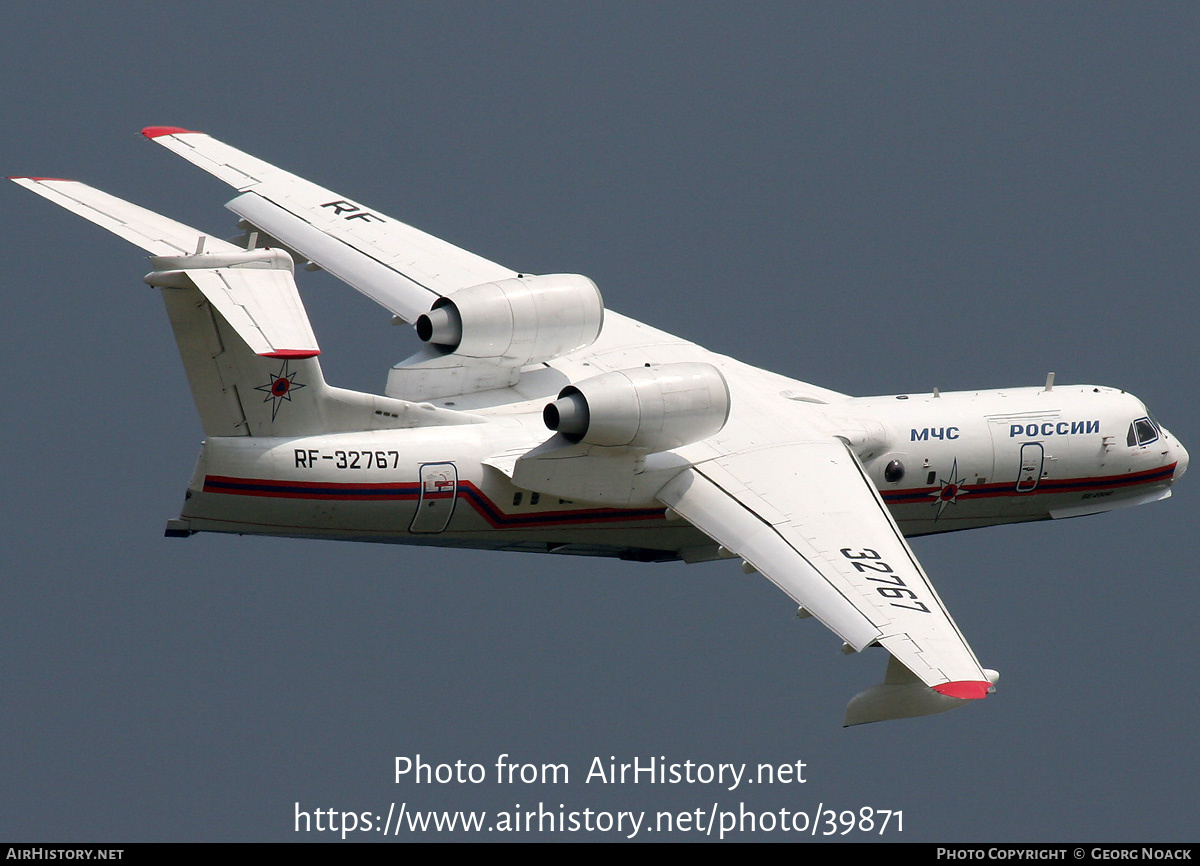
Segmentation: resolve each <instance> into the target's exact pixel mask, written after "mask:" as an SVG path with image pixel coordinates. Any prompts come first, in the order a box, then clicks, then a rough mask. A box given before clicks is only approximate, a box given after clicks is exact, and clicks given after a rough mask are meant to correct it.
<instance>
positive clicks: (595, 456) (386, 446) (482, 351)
mask: <svg viewBox="0 0 1200 866" xmlns="http://www.w3.org/2000/svg"><path fill="white" fill-rule="evenodd" d="M143 134H144V135H145V136H146V137H147V138H149V139H151V140H152V141H154V142H156V143H158V144H160V145H163V146H165V147H166V148H168V149H169V150H171V151H173V152H174V153H176V154H178V155H180V156H182V157H184V158H185V159H187V160H189V161H190V162H192V163H194V164H195V165H197V166H199V167H200V168H202V169H204V170H205V171H208V172H210V173H211V174H213V175H215V176H216V177H217V178H219V179H220V180H222V181H225V182H226V183H228V184H229V185H230V186H232V187H234V188H235V189H236V190H237V192H238V195H237V196H236V197H235V198H233V199H232V200H231V201H230V202H229V203H228V204H227V205H226V207H228V208H229V210H231V211H233V212H234V214H236V215H237V217H238V218H239V223H238V225H239V227H240V228H241V229H242V232H243V233H242V234H241V236H239V237H237V238H235V239H234V240H232V241H224V240H220V239H217V238H214V237H212V236H210V235H208V234H206V233H204V232H201V231H198V230H196V229H192V228H189V227H187V226H185V225H182V224H180V223H177V222H175V221H173V220H170V219H168V218H166V217H163V216H160V215H158V214H156V213H153V212H151V211H148V210H145V209H143V208H141V207H138V206H136V205H133V204H130V203H128V202H125V201H123V200H121V199H118V198H114V197H113V196H110V195H108V194H106V193H103V192H100V191H99V190H96V189H94V188H92V187H89V186H86V185H84V184H82V183H78V182H75V181H69V180H62V179H53V178H39V177H22V178H13V180H14V181H15V182H17V183H18V184H21V185H22V186H24V187H26V188H28V189H30V190H32V191H33V192H36V193H38V194H39V195H42V196H44V197H45V198H47V199H49V200H51V201H53V202H55V203H56V204H59V205H61V206H63V207H65V208H67V209H68V210H70V211H73V212H74V213H76V214H79V215H80V216H83V217H85V218H87V219H89V220H91V221H92V222H94V223H96V224H98V225H100V226H102V227H103V228H106V229H108V230H109V231H111V232H113V233H115V234H117V235H119V236H120V237H122V238H124V239H125V240H127V241H130V242H132V243H134V244H136V245H137V246H140V247H141V248H142V249H144V250H145V251H147V252H148V253H150V256H151V258H150V262H151V267H152V270H151V272H150V273H149V274H148V275H146V277H145V278H144V279H145V282H147V283H149V284H150V285H151V286H155V287H158V288H160V289H161V290H162V296H163V298H164V299H165V302H166V306H167V313H168V316H169V318H170V321H171V325H172V327H173V329H174V332H175V337H176V340H177V342H178V345H179V350H180V354H181V356H182V358H183V364H184V368H185V371H186V374H187V377H188V381H189V384H190V386H191V390H192V395H193V397H194V399H195V403H196V407H197V409H198V410H199V413H200V419H201V423H202V425H203V428H204V433H205V436H206V439H205V442H204V444H203V446H202V450H201V454H200V458H199V460H198V462H197V466H196V469H195V472H194V474H193V476H192V478H191V481H190V482H189V483H188V486H187V491H186V495H185V501H184V505H183V509H182V512H181V514H180V516H179V517H178V518H177V519H173V520H170V521H168V523H167V529H166V533H167V535H169V536H181V537H186V536H188V535H191V534H193V533H196V532H233V533H253V534H262V535H277V536H295V537H308V538H325V539H342V540H353V541H382V542H394V543H402V544H423V545H441V546H447V547H470V548H481V549H490V550H508V551H525V552H540V553H558V554H575V555H583V556H611V557H620V558H622V559H632V560H644V561H655V562H657V561H666V560H684V561H685V562H701V561H707V560H715V559H723V558H732V559H737V560H740V561H741V567H742V569H743V570H744V571H746V572H747V573H752V572H760V573H761V574H763V575H764V576H765V577H767V578H768V579H770V580H771V581H773V582H774V583H775V584H777V585H778V586H779V588H780V589H782V590H783V591H784V592H785V593H787V594H788V595H789V596H790V597H791V598H792V599H793V600H794V601H795V602H796V603H797V604H798V605H799V606H800V608H799V610H798V613H799V614H800V615H801V616H812V617H815V618H816V619H817V620H819V621H820V622H821V623H823V624H824V625H825V626H827V627H828V628H829V629H831V630H832V631H833V632H835V633H836V634H837V635H838V636H839V637H841V639H842V640H843V641H844V644H843V648H844V650H845V651H846V652H855V651H862V650H865V649H867V648H868V647H882V648H883V649H884V650H886V658H887V669H886V673H885V676H884V679H883V682H882V683H880V684H878V685H876V686H873V687H871V688H869V689H867V690H866V691H864V692H862V693H860V694H859V695H857V696H856V697H854V698H853V699H852V700H851V701H850V703H849V705H848V706H847V710H846V717H845V724H847V725H853V724H860V723H864V722H871V721H879V720H884V719H895V718H903V717H908V716H919V715H926V714H929V713H936V712H941V711H944V710H947V709H952V708H955V707H958V706H962V705H964V704H966V703H967V702H969V701H972V700H977V699H980V698H983V697H985V696H986V695H987V694H989V693H991V692H992V691H993V690H994V684H995V682H996V681H997V679H998V676H999V675H998V674H997V673H996V672H995V671H991V670H986V669H984V668H982V667H981V666H980V663H979V661H978V660H977V659H976V657H975V654H974V652H972V650H971V648H970V647H969V646H968V644H967V642H966V640H965V638H964V637H963V635H962V633H961V632H960V631H959V629H958V627H957V626H956V625H955V623H954V620H953V619H952V618H951V616H950V614H949V613H948V612H947V610H946V608H945V607H944V606H943V604H942V602H941V600H940V599H939V597H938V595H937V592H936V591H935V590H934V588H933V585H932V584H931V582H930V580H929V578H928V576H927V575H926V574H925V572H924V570H923V569H922V568H921V565H920V564H919V563H918V561H917V559H916V557H915V556H914V555H913V552H912V550H911V549H910V548H909V546H908V544H907V542H906V541H905V536H914V535H921V534H928V533H935V532H944V531H949V530H958V529H969V528H975V527H982V526H990V525H995V524H1001V523H1014V522H1020V521H1030V520H1045V519H1051V518H1064V517H1075V516H1080V515H1085V514H1094V513H1098V512H1102V511H1108V510H1111V509H1114V508H1119V507H1122V506H1130V505H1140V504H1143V503H1148V502H1153V501H1156V500H1159V499H1165V498H1166V497H1168V496H1170V495H1171V486H1172V484H1173V483H1174V482H1175V480H1177V479H1178V478H1179V477H1181V476H1182V475H1183V473H1184V471H1185V469H1186V467H1187V463H1188V455H1187V451H1186V450H1185V449H1184V447H1183V446H1182V444H1180V443H1179V442H1178V441H1177V440H1176V439H1175V438H1174V437H1173V436H1172V435H1171V434H1170V433H1169V432H1168V431H1167V430H1166V428H1164V427H1163V426H1162V425H1160V424H1158V423H1157V422H1156V421H1155V420H1154V419H1153V418H1152V417H1151V416H1150V414H1149V412H1147V410H1146V407H1145V406H1144V405H1143V404H1142V403H1141V401H1139V400H1138V399H1136V398H1135V397H1133V396H1132V395H1130V394H1127V393H1125V392H1124V391H1120V390H1117V389H1115V388H1107V387H1099V386H1092V385H1074V386H1069V387H1067V386H1061V385H1060V386H1055V385H1054V381H1053V374H1051V375H1050V376H1049V377H1048V378H1047V380H1046V383H1045V385H1043V386H1037V387H1028V388H1011V389H1005V390H997V391H974V392H961V393H945V394H941V393H938V392H937V391H936V390H935V391H934V392H933V393H931V394H898V395H892V396H883V397H861V398H860V397H851V396H848V395H846V394H841V393H837V392H835V391H830V390H827V389H824V388H820V387H817V386H815V385H810V384H807V383H804V382H799V381H796V380H793V379H788V378H785V377H784V376H780V375H776V374H774V373H770V372H767V371H764V370H760V369H756V368H754V367H750V366H748V365H746V364H743V363H740V362H738V361H736V360H734V359H732V358H728V357H724V356H721V355H718V354H715V353H713V352H710V351H707V350H706V349H704V348H702V347H700V346H698V345H695V344H693V343H690V342H688V341H686V340H683V339H680V338H678V337H675V336H673V335H671V334H668V333H665V332H663V331H659V330H656V329H654V328H652V327H650V326H648V325H645V324H642V323H640V322H637V321H634V320H632V319H628V318H626V317H624V316H621V315H619V314H618V313H615V312H613V311H611V310H607V309H605V307H604V305H603V302H602V299H601V295H600V291H599V289H598V288H597V286H596V284H595V283H593V282H592V281H591V280H590V279H588V278H587V277H584V276H580V275H574V274H538V275H535V274H532V273H529V272H525V271H520V272H518V271H513V270H510V269H508V268H506V267H503V266H501V265H498V264H495V263H493V262H490V261H488V260H486V259H483V258H481V257H479V256H477V255H474V254H472V253H470V252H467V251H465V250H463V249H460V248H458V247H455V246H453V245H451V244H449V243H447V242H445V241H442V240H439V239H437V238H435V237H432V236H431V235H428V234H426V233H424V232H421V231H419V230H417V229H415V228H412V227H410V226H408V225H405V224H403V223H400V222H397V221H396V220H393V219H391V218H390V217H387V216H384V215H383V214H382V213H380V212H379V211H376V210H374V209H372V208H369V207H367V206H366V205H363V204H361V203H359V202H358V200H357V199H348V198H346V197H345V196H343V195H341V194H339V193H335V192H332V191H330V190H328V189H324V188H322V187H320V186H317V185H315V184H313V183H310V182H308V181H305V180H303V179H301V178H299V177H297V176H295V175H292V174H290V173H288V172H286V171H283V170H281V169H279V168H276V167H274V166H272V165H269V164H267V163H265V162H263V161H261V160H259V159H256V158H255V157H252V156H249V155H248V154H245V153H243V152H241V151H239V150H237V149H235V148H233V147H230V146H229V145H226V144H223V143H221V142H219V141H217V140H215V139H213V138H212V137H210V136H208V135H206V134H203V133H199V132H192V131H188V130H185V129H181V128H177V127H148V128H147V129H145V130H143ZM298 265H301V266H304V267H305V268H308V269H316V268H323V269H325V270H327V271H328V272H330V273H331V274H333V275H334V276H335V277H338V278H339V279H341V280H343V281H344V282H346V283H348V284H349V285H350V286H352V287H353V288H355V289H357V290H358V291H359V292H362V293H363V294H365V295H366V296H367V297H369V298H371V299H372V300H374V301H376V302H377V303H379V304H380V305H382V306H383V307H385V308H386V309H387V310H388V311H390V312H391V313H392V315H393V316H394V317H395V320H396V321H398V322H400V323H410V324H412V325H415V330H416V334H417V336H418V338H419V339H420V341H421V344H420V348H419V349H418V350H417V351H416V352H415V353H414V354H413V355H412V356H411V357H409V358H408V359H406V360H404V361H401V362H399V363H397V364H396V365H395V366H394V367H392V368H391V370H390V371H389V373H388V378H387V385H386V388H385V389H384V393H383V394H381V395H377V394H367V393H360V392H355V391H349V390H345V389H341V388H336V387H333V386H331V385H328V384H326V382H325V380H324V378H323V377H322V374H321V367H320V363H319V361H318V358H317V356H318V355H319V352H320V350H319V347H318V345H317V340H316V338H315V336H314V334H313V331H312V328H311V327H310V324H309V320H308V317H307V314H306V312H305V309H304V306H303V304H302V302H301V299H300V295H299V293H298V290H297V288H296V282H295V269H296V267H297V266H298Z"/></svg>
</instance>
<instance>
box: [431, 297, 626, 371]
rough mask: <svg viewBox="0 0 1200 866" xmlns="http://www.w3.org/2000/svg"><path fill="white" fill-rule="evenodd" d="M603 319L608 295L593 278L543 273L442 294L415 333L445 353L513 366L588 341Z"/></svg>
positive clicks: (579, 346)
mask: <svg viewBox="0 0 1200 866" xmlns="http://www.w3.org/2000/svg"><path fill="white" fill-rule="evenodd" d="M603 324H604V301H603V299H602V298H601V297H600V290H599V289H598V288H597V287H596V284H595V283H594V282H592V281H591V280H589V279H588V278H587V277H584V276H580V275H578V274H543V275H540V276H521V277H513V278H512V279H508V280H497V281H496V282H492V283H483V284H482V285H478V286H471V287H470V288H466V289H462V290H460V291H457V292H455V293H454V295H453V297H442V298H439V299H438V300H437V301H435V302H434V304H433V307H432V309H430V311H429V312H428V313H425V314H424V315H423V316H421V317H420V318H418V319H417V336H418V337H420V338H421V339H422V340H424V341H425V342H426V343H428V344H429V345H431V346H433V347H434V348H435V349H437V350H439V351H441V352H443V353H444V354H450V353H454V354H455V355H458V356H461V357H466V358H481V359H483V358H486V359H490V360H494V361H496V362H498V363H500V364H503V365H504V366H509V367H512V366H525V365H526V364H540V363H542V362H543V361H549V360H551V359H552V358H557V357H559V356H560V355H565V354H567V353H568V352H573V351H575V350H576V349H582V348H584V347H585V346H590V345H591V344H592V343H594V342H595V341H596V338H597V337H598V336H599V335H600V328H601V326H602V325H603Z"/></svg>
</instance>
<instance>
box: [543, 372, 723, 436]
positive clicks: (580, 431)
mask: <svg viewBox="0 0 1200 866" xmlns="http://www.w3.org/2000/svg"><path fill="white" fill-rule="evenodd" d="M729 404H730V397H729V386H728V385H727V384H726V382H725V377H724V376H722V375H721V373H720V371H719V370H718V369H717V368H716V367H714V366H712V365H711V364H700V363H683V364H661V365H659V366H657V367H636V368H634V369H632V370H617V371H615V372H612V373H605V374H603V375H601V376H595V377H593V378H591V379H584V380H583V381H582V382H579V383H577V384H575V385H568V386H567V387H566V388H563V389H562V391H561V392H559V395H558V399H557V400H555V401H554V402H553V403H549V404H547V405H546V408H545V409H544V410H543V411H542V418H543V420H544V421H545V422H546V426H547V427H549V428H550V429H551V430H555V431H557V432H558V433H561V434H562V435H563V436H564V437H566V438H567V439H568V440H570V441H572V442H584V443H586V444H589V445H627V446H630V447H633V448H645V449H647V450H648V451H651V452H656V451H666V450H667V449H669V448H678V447H679V446H681V445H688V444H690V443H692V442H698V441H700V440H701V439H705V438H707V437H709V436H712V435H713V434H714V433H717V432H718V431H719V430H720V429H721V428H722V427H724V426H725V422H726V421H727V420H729Z"/></svg>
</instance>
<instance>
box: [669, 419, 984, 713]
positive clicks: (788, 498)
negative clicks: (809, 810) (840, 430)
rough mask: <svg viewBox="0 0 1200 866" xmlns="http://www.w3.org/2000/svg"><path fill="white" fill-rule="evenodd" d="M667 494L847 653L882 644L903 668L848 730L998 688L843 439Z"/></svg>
mask: <svg viewBox="0 0 1200 866" xmlns="http://www.w3.org/2000/svg"><path fill="white" fill-rule="evenodd" d="M659 498H660V499H661V500H662V501H663V502H664V503H666V504H667V505H669V506H670V507H671V508H672V509H674V510H675V511H676V512H678V513H679V514H680V515H681V516H682V517H684V518H685V519H686V520H688V521H689V522H691V523H692V524H693V525H695V526H696V527H697V528H699V529H701V530H702V531H703V532H705V533H706V534H707V535H709V536H710V537H712V538H713V539H714V540H715V541H717V543H718V544H720V545H721V546H722V547H724V548H725V549H726V550H728V551H730V552H732V553H734V554H736V555H737V556H739V557H741V558H742V559H744V560H745V561H746V562H747V563H748V564H749V566H751V567H753V568H754V569H755V570H757V571H759V572H761V573H762V574H763V575H765V576H766V577H767V578H769V579H770V580H771V581H772V582H774V583H775V584H776V585H778V586H779V588H780V589H782V590H783V591H784V592H785V593H787V594H788V595H789V596H790V597H791V598H792V599H793V600H794V601H796V603H797V604H799V605H800V606H801V607H802V608H803V609H804V610H805V611H806V612H807V613H809V614H811V615H812V616H814V617H816V618H817V619H818V620H820V621H821V622H822V623H823V624H825V625H826V626H827V627H828V628H830V629H831V630H832V631H834V632H835V633H836V634H838V635H839V636H840V637H841V638H842V639H843V640H844V641H845V642H846V644H847V645H848V647H850V648H852V649H853V650H856V651H861V650H864V649H866V648H867V647H872V646H881V647H883V648H884V649H886V650H887V651H888V652H889V653H890V654H891V656H892V658H893V659H895V660H896V661H897V662H899V663H900V664H901V665H902V667H900V668H897V667H892V668H891V669H890V670H889V674H888V677H887V679H886V680H885V682H884V683H883V684H882V685H881V686H877V687H875V690H869V691H868V692H864V693H863V695H860V696H859V697H858V698H856V699H855V701H852V702H851V705H850V707H849V708H848V711H847V720H846V723H847V724H858V723H861V722H866V721H877V720H880V719H885V718H899V717H902V716H908V715H924V714H926V713H930V712H940V711H942V710H945V709H951V708H953V707H955V706H960V705H962V703H963V701H964V700H965V699H972V698H982V697H984V696H985V695H986V694H987V693H988V692H989V691H990V689H991V686H992V679H994V674H989V673H986V672H985V671H984V670H983V669H982V668H981V667H980V665H979V662H978V660H976V658H975V654H974V653H973V652H972V651H971V648H970V647H969V646H968V645H967V643H966V640H965V639H964V638H963V636H962V634H961V632H960V631H959V630H958V626H957V625H955V623H954V620H953V619H952V618H951V617H950V614H949V613H948V612H947V611H946V609H945V607H944V605H943V604H942V601H941V599H940V598H939V597H938V595H937V593H936V592H935V591H934V589H933V586H932V584H931V583H930V581H929V578H928V576H927V575H926V574H925V572H924V569H922V568H921V565H920V563H919V562H918V561H917V559H916V556H915V555H914V554H913V552H912V550H911V549H910V548H909V546H908V544H907V543H906V542H905V540H904V537H903V535H902V534H901V533H900V531H899V529H898V528H897V526H896V524H895V521H894V520H893V519H892V517H891V515H890V514H889V513H888V511H887V509H886V508H885V507H884V505H883V502H882V500H881V499H880V498H879V494H878V493H877V492H876V490H875V488H874V486H873V485H872V484H871V483H870V480H869V479H868V478H867V476H866V475H865V473H864V472H863V470H862V467H861V466H860V465H859V463H858V460H857V459H856V458H855V456H854V455H853V454H852V453H851V452H850V450H849V449H848V448H847V447H846V445H845V444H844V443H843V442H841V441H840V440H831V441H827V442H808V443H800V444H789V445H779V446H773V447H767V448H762V449H758V450H755V451H748V452H742V453H736V454H730V455H727V456H724V457H719V458H716V459H714V460H710V461H707V462H704V463H701V464H699V465H697V466H694V467H693V468H691V469H689V470H687V471H686V472H684V473H683V474H682V475H680V476H678V477H677V478H676V479H675V480H673V481H672V482H671V483H670V484H668V485H667V486H666V487H665V488H664V489H663V490H662V491H661V492H660V493H659ZM881 688H883V689H884V691H883V692H882V693H881V692H879V691H878V690H879V689H881Z"/></svg>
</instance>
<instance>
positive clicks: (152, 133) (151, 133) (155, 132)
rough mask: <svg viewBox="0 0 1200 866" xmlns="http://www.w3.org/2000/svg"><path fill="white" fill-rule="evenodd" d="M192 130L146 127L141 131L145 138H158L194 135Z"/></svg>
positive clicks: (175, 127) (174, 127)
mask: <svg viewBox="0 0 1200 866" xmlns="http://www.w3.org/2000/svg"><path fill="white" fill-rule="evenodd" d="M195 132H196V130H194V129H184V128H183V127H181V126H147V127H146V128H145V129H143V130H142V135H144V136H146V138H158V137H159V136H160V135H188V134H193V133H195Z"/></svg>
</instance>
